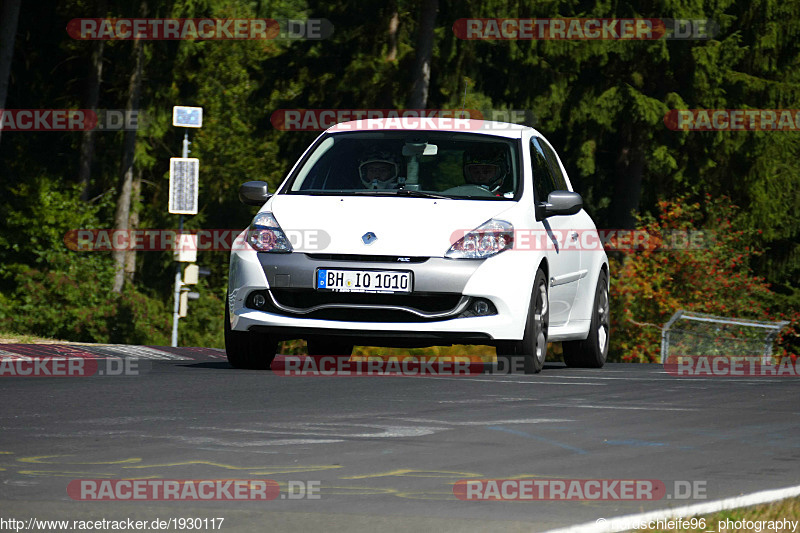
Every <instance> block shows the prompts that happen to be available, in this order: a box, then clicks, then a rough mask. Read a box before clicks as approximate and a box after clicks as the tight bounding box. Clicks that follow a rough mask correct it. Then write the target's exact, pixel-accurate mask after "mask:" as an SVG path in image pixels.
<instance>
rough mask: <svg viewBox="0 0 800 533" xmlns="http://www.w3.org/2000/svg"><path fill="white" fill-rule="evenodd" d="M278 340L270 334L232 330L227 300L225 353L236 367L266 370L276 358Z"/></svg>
mask: <svg viewBox="0 0 800 533" xmlns="http://www.w3.org/2000/svg"><path fill="white" fill-rule="evenodd" d="M277 351H278V342H277V341H276V340H275V339H273V338H271V337H270V336H269V335H264V334H263V333H255V332H252V331H232V330H231V321H230V314H229V311H228V302H227V299H226V301H225V353H226V354H227V356H228V362H229V363H230V364H231V366H232V367H234V368H247V369H251V370H266V369H268V368H269V367H270V365H271V364H272V360H273V359H275V354H276V353H277Z"/></svg>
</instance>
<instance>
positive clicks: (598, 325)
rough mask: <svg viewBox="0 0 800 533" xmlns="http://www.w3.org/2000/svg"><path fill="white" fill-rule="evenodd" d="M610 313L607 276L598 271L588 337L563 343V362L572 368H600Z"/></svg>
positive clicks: (608, 337)
mask: <svg viewBox="0 0 800 533" xmlns="http://www.w3.org/2000/svg"><path fill="white" fill-rule="evenodd" d="M610 329H611V313H610V310H609V301H608V274H606V272H605V270H601V271H600V276H599V277H598V279H597V288H596V289H595V293H594V303H593V308H592V323H591V325H590V326H589V336H588V337H587V338H586V340H582V341H564V342H563V343H561V345H562V347H563V349H564V362H565V363H567V366H569V367H573V368H601V367H602V366H603V365H604V364H605V363H606V357H607V356H608V344H609V340H610V338H611V337H610V335H609V333H610Z"/></svg>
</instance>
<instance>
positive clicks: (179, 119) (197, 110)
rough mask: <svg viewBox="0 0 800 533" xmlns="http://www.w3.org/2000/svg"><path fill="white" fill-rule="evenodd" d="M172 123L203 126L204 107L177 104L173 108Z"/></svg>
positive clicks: (182, 125)
mask: <svg viewBox="0 0 800 533" xmlns="http://www.w3.org/2000/svg"><path fill="white" fill-rule="evenodd" d="M172 125H173V126H179V127H182V128H201V127H203V108H202V107H187V106H183V105H176V106H173V108H172Z"/></svg>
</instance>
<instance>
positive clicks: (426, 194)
mask: <svg viewBox="0 0 800 533" xmlns="http://www.w3.org/2000/svg"><path fill="white" fill-rule="evenodd" d="M397 196H413V197H415V198H444V199H450V196H442V195H441V194H434V193H432V192H425V191H415V190H413V189H397Z"/></svg>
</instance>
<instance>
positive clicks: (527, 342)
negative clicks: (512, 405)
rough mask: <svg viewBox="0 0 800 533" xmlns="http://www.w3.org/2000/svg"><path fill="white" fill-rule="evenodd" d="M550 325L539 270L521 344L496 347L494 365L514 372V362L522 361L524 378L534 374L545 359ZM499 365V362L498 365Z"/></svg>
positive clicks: (545, 283) (540, 369)
mask: <svg viewBox="0 0 800 533" xmlns="http://www.w3.org/2000/svg"><path fill="white" fill-rule="evenodd" d="M549 325H550V300H549V296H548V294H547V276H545V274H544V271H543V270H542V269H541V268H540V269H539V270H538V271H537V272H536V278H535V280H534V282H533V292H532V293H531V302H530V304H529V306H528V318H527V320H526V321H525V333H524V336H523V338H522V340H521V341H510V342H504V343H503V344H501V345H500V346H498V347H497V354H498V355H497V360H498V365H501V364H504V363H505V364H507V365H508V366H506V368H512V369H513V368H515V367H516V365H515V360H516V359H518V358H519V357H522V361H523V365H522V366H523V368H524V370H525V373H526V374H538V373H539V372H541V371H542V368H543V367H544V361H545V359H546V358H547V331H548V328H549ZM501 361H502V362H501Z"/></svg>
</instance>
